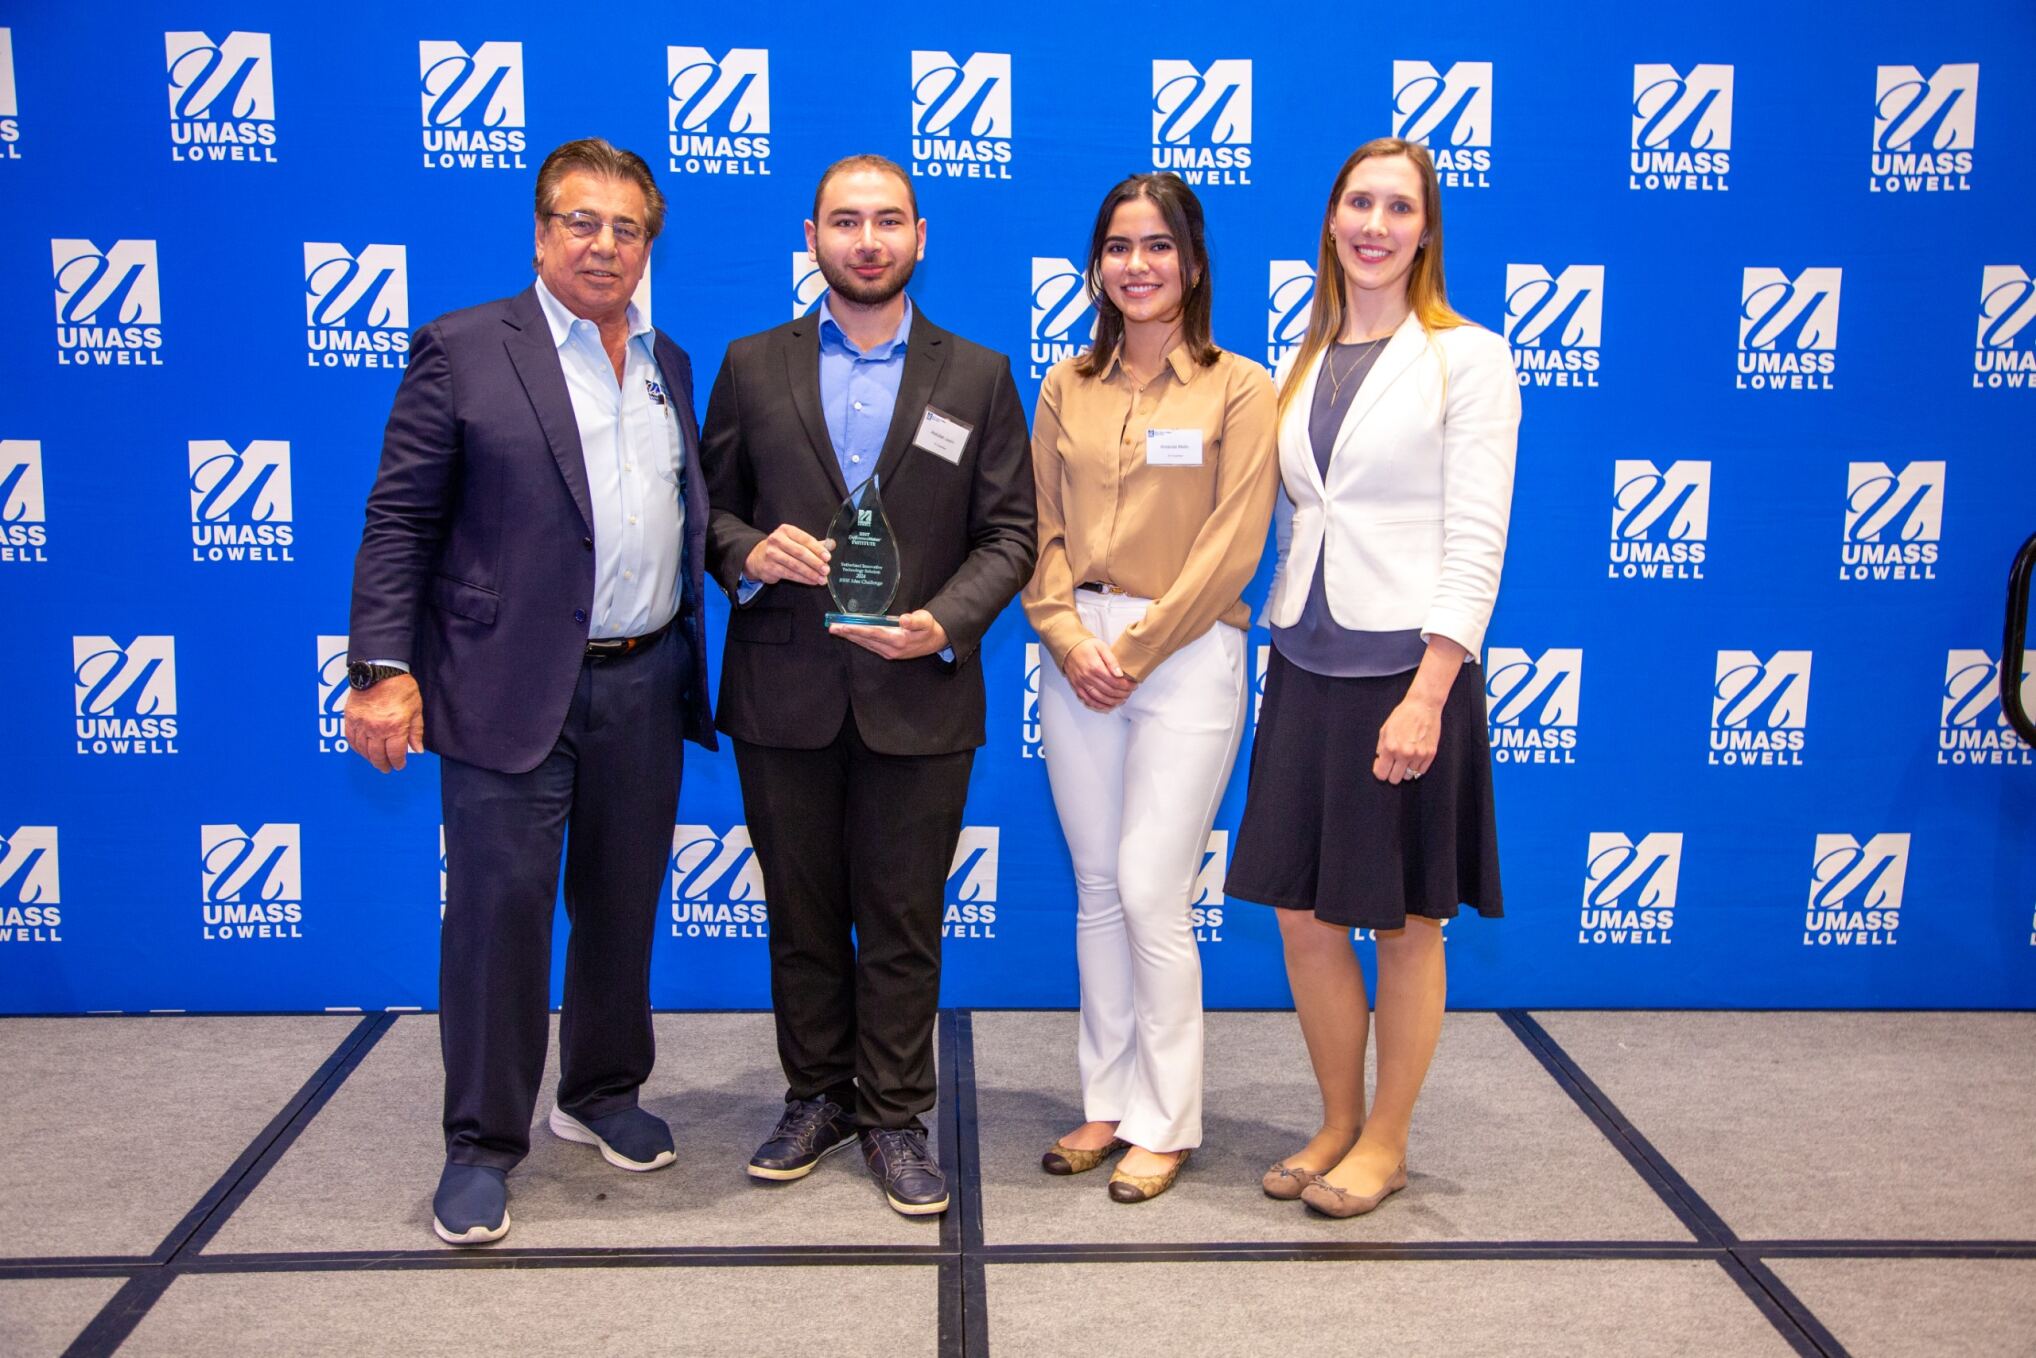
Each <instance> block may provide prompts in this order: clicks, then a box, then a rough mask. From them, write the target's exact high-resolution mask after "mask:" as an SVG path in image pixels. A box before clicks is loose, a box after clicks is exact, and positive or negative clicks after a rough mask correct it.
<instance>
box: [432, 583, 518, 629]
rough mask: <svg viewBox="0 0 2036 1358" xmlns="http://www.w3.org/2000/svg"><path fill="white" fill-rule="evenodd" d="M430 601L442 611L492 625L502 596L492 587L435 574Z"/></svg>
mask: <svg viewBox="0 0 2036 1358" xmlns="http://www.w3.org/2000/svg"><path fill="white" fill-rule="evenodd" d="M431 602H432V603H434V604H436V605H437V606H438V608H439V609H440V611H442V612H446V613H454V614H457V615H458V616H460V617H462V618H468V619H471V620H472V621H474V622H478V623H480V624H482V625H483V626H485V627H493V626H494V625H495V613H496V610H497V609H499V608H500V607H501V605H502V597H501V596H500V595H499V594H497V593H495V591H494V590H492V589H482V588H481V587H480V586H479V585H470V584H468V583H467V582H466V581H464V580H455V579H453V578H452V577H451V576H450V575H436V576H433V577H432V579H431Z"/></svg>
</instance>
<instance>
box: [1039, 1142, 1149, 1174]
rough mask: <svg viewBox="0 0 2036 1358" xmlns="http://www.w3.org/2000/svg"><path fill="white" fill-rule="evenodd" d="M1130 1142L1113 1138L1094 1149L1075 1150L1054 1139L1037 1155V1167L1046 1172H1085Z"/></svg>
mask: <svg viewBox="0 0 2036 1358" xmlns="http://www.w3.org/2000/svg"><path fill="white" fill-rule="evenodd" d="M1130 1144H1131V1143H1130V1142H1128V1141H1118V1140H1115V1139H1113V1140H1112V1141H1111V1142H1110V1144H1109V1145H1107V1146H1103V1147H1100V1148H1098V1149H1096V1150H1089V1151H1084V1150H1076V1149H1075V1148H1074V1147H1073V1146H1066V1145H1062V1144H1061V1143H1060V1142H1058V1141H1056V1142H1054V1143H1053V1144H1052V1145H1051V1146H1048V1147H1047V1148H1046V1154H1044V1155H1042V1156H1040V1157H1039V1167H1040V1168H1041V1169H1043V1170H1045V1171H1046V1172H1047V1173H1048V1174H1086V1173H1088V1172H1089V1171H1090V1170H1092V1169H1094V1168H1095V1167H1096V1166H1097V1165H1100V1164H1102V1163H1103V1162H1104V1161H1105V1160H1107V1159H1109V1158H1110V1157H1111V1156H1113V1155H1115V1154H1116V1153H1117V1152H1118V1151H1121V1150H1123V1149H1124V1148H1125V1147H1126V1146H1129V1145H1130Z"/></svg>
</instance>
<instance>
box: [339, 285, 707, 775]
mask: <svg viewBox="0 0 2036 1358" xmlns="http://www.w3.org/2000/svg"><path fill="white" fill-rule="evenodd" d="M655 334H656V340H655V345H654V351H655V353H656V355H657V362H658V367H659V368H660V369H662V370H663V375H664V380H665V384H666V386H667V387H668V388H669V389H670V391H671V394H672V403H673V407H674V409H675V411H676V413H677V415H678V419H679V426H680V432H681V435H682V437H683V438H684V440H685V451H684V457H685V472H684V475H685V497H686V501H685V538H686V542H685V562H684V566H683V569H682V571H681V579H682V584H681V586H680V603H679V614H678V618H677V620H676V623H675V625H677V626H681V627H683V628H684V629H685V632H686V636H687V638H688V640H689V641H690V642H691V644H692V656H693V663H692V673H691V675H690V677H689V679H688V681H687V683H686V685H685V690H684V691H683V692H680V693H674V694H673V695H672V701H674V702H678V703H682V704H684V709H685V710H684V716H685V731H686V738H687V739H689V740H692V741H695V742H697V743H698V744H701V745H704V746H706V747H707V748H709V749H713V748H714V747H715V744H716V742H715V737H714V721H713V716H712V714H711V711H710V709H709V705H708V692H707V645H706V636H705V632H704V629H703V618H702V613H703V610H702V606H701V601H702V597H703V596H702V593H701V574H702V571H703V568H704V563H705V560H706V531H707V483H706V479H705V477H704V475H703V474H702V471H701V466H700V439H699V431H698V429H697V428H696V427H695V425H694V420H693V371H692V365H691V363H690V362H689V361H688V360H687V358H686V353H685V351H684V350H683V349H681V348H679V346H678V345H676V344H674V343H673V342H672V341H671V340H670V339H669V338H668V337H667V336H666V335H665V334H664V332H662V331H657V332H655ZM593 525H594V513H593V509H592V506H591V503H590V500H589V497H588V492H587V469H586V459H585V454H584V453H583V451H582V450H581V447H580V431H579V424H578V421H576V420H575V419H574V417H573V407H572V398H571V397H570V396H569V395H568V394H567V391H566V378H565V370H564V369H563V368H562V367H561V366H560V365H559V357H558V350H557V348H556V346H554V344H553V343H552V337H551V329H550V327H549V326H547V325H546V324H545V319H544V311H543V309H542V308H541V307H540V306H539V305H538V301H537V291H536V289H535V288H534V287H532V288H527V289H525V290H524V291H523V292H520V293H518V294H517V295H516V296H514V297H510V298H506V299H504V300H502V301H499V302H489V303H486V304H485V305H482V306H477V307H469V308H467V309H466V310H464V311H455V312H452V313H451V314H450V315H446V316H441V317H439V318H438V319H437V320H435V321H433V322H431V323H430V324H429V325H426V326H424V327H422V328H421V329H419V330H418V331H417V333H416V334H415V335H414V336H413V337H412V339H411V342H410V366H409V369H408V370H407V371H406V372H405V373H404V374H403V381H402V385H401V386H399V387H398V388H397V390H396V403H395V406H394V408H393V409H391V410H390V412H389V424H388V428H387V430H386V431H385V432H384V434H383V436H382V462H381V468H380V470H379V471H378V472H377V473H376V475H375V485H374V489H373V491H372V492H370V493H369V495H368V510H367V527H366V528H365V530H364V531H363V532H362V534H361V546H360V552H359V555H357V556H356V557H355V559H354V578H353V616H352V621H351V623H350V625H349V644H348V656H349V658H350V659H355V660H402V661H405V662H407V663H408V664H409V665H410V667H411V671H412V672H413V673H414V674H416V676H417V682H418V685H419V687H420V688H421V689H422V691H423V695H424V743H425V745H426V747H427V748H429V749H431V750H433V751H435V752H436V753H438V754H442V755H445V756H448V757H450V758H453V759H457V760H459V761H461V762H462V763H467V764H475V765H478V766H480V767H482V768H489V769H496V770H499V771H501V772H504V773H523V772H527V771H528V770H530V769H533V768H536V767H537V765H538V764H539V763H540V762H541V761H542V760H543V759H544V757H545V756H546V755H547V754H549V753H550V752H551V748H552V746H553V744H554V743H555V742H556V741H557V739H558V734H559V731H560V730H561V729H563V727H564V725H565V718H566V709H567V707H568V705H569V704H570V703H571V701H572V696H573V688H574V686H575V685H576V684H577V683H578V681H579V673H580V665H581V663H582V661H583V658H584V656H585V653H586V645H587V627H588V621H587V620H588V617H589V616H590V614H591V613H592V610H593V607H594V527H593Z"/></svg>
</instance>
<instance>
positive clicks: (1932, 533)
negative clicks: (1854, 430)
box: [1838, 462, 1944, 583]
mask: <svg viewBox="0 0 2036 1358" xmlns="http://www.w3.org/2000/svg"><path fill="white" fill-rule="evenodd" d="M1943 537H1944V464H1943V463H1942V462H1911V463H1910V464H1909V465H1908V466H1906V467H1903V468H1902V469H1901V470H1899V471H1897V470H1896V469H1895V468H1893V467H1890V466H1889V465H1888V464H1887V463H1885V462H1854V463H1851V464H1850V465H1849V466H1848V467H1847V468H1846V473H1845V532H1844V539H1845V540H1844V542H1843V543H1842V544H1841V546H1840V548H1839V557H1838V578H1839V579H1840V580H1902V581H1908V582H1911V583H1915V582H1920V581H1924V580H1935V579H1936V578H1937V549H1938V546H1939V544H1940V543H1941V541H1942V539H1943Z"/></svg>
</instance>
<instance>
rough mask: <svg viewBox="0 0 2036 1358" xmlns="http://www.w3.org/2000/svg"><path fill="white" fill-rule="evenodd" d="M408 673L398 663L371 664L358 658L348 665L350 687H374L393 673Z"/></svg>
mask: <svg viewBox="0 0 2036 1358" xmlns="http://www.w3.org/2000/svg"><path fill="white" fill-rule="evenodd" d="M408 673H409V671H408V670H406V669H403V668H402V667H401V666H398V665H371V664H369V663H368V662H367V661H365V660H356V661H354V662H353V663H352V664H350V665H348V666H347V667H346V682H347V686H348V687H350V688H355V689H364V688H373V687H374V686H375V685H376V684H379V683H381V682H382V681H383V680H384V679H387V678H389V677H390V676H391V675H397V674H408Z"/></svg>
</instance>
